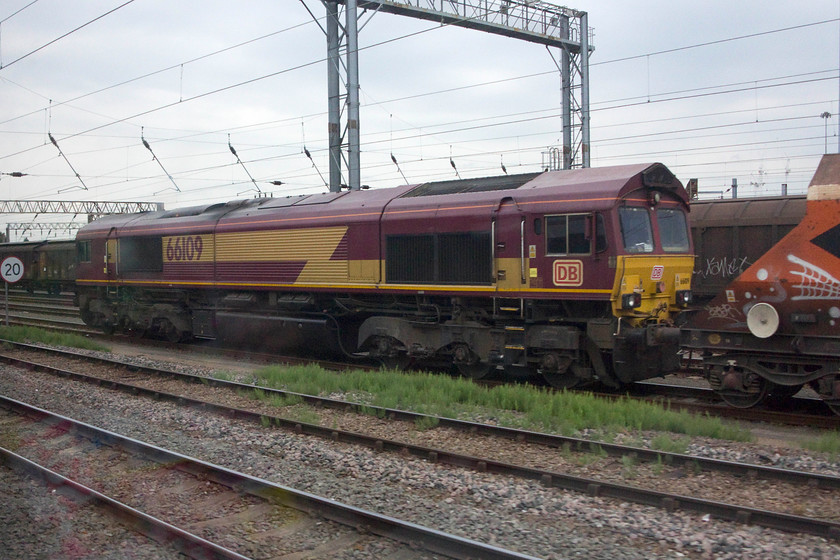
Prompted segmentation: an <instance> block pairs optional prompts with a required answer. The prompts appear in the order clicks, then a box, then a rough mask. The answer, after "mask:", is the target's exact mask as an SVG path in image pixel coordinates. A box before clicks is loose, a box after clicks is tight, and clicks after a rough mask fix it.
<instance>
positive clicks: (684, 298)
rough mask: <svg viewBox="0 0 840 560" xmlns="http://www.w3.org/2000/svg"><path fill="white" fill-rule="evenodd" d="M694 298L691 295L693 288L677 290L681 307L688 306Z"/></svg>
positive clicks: (678, 303) (678, 302)
mask: <svg viewBox="0 0 840 560" xmlns="http://www.w3.org/2000/svg"><path fill="white" fill-rule="evenodd" d="M693 300H694V296H692V295H691V290H677V305H679V306H680V307H686V306H687V305H689V304H691V302H692V301H693Z"/></svg>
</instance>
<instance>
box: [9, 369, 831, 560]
mask: <svg viewBox="0 0 840 560" xmlns="http://www.w3.org/2000/svg"><path fill="white" fill-rule="evenodd" d="M186 369H187V370H189V371H190V372H197V371H200V370H199V369H197V368H194V366H187V368H186ZM0 392H2V393H3V394H6V395H8V396H10V397H12V398H17V399H20V400H23V401H25V402H29V403H31V404H33V405H36V406H41V407H44V408H48V409H50V410H54V411H56V412H58V413H60V414H65V415H67V416H72V417H74V418H77V419H79V420H83V421H86V422H90V423H92V424H95V425H97V426H100V427H103V428H105V429H109V430H113V431H116V432H119V433H122V434H125V435H128V436H130V437H135V438H138V439H142V440H144V441H147V442H150V443H154V444H156V445H160V446H162V447H166V448H170V449H174V450H177V451H179V452H181V453H184V454H187V455H191V456H194V457H198V458H200V459H203V460H206V461H210V462H213V463H217V464H220V465H223V466H226V467H228V468H232V469H235V470H238V471H242V472H245V473H248V474H251V475H254V476H258V477H262V478H266V479H269V480H272V481H274V482H277V483H279V484H283V485H288V486H292V487H295V488H297V489H300V490H304V491H308V492H312V493H315V494H319V495H322V496H326V497H329V498H332V499H335V500H338V501H341V502H345V503H348V504H352V505H354V506H357V507H362V508H365V509H370V510H374V511H378V512H381V513H384V514H387V515H393V516H396V517H400V518H403V519H407V520H410V521H413V522H415V523H419V524H422V525H426V526H429V527H432V528H435V529H438V530H442V531H447V532H451V533H455V534H459V535H462V536H465V537H468V538H473V539H476V540H480V541H483V542H487V543H490V544H494V545H497V546H501V547H504V548H510V549H513V550H517V551H519V552H522V553H526V554H530V555H533V556H537V557H540V558H551V559H554V558H593V559H599V558H603V559H607V558H609V559H625V558H627V559H630V558H682V557H686V558H720V559H729V558H733V559H734V558H780V559H781V558H785V559H788V558H825V559H840V545H838V543H836V542H827V541H826V540H824V539H821V538H817V537H811V536H802V535H796V534H788V533H782V532H777V531H773V530H769V529H762V528H758V527H753V526H746V525H735V524H730V523H725V522H719V521H716V520H714V519H709V518H708V517H704V516H700V515H694V514H688V513H683V512H673V513H667V512H665V511H664V510H661V509H656V508H649V507H644V506H638V505H634V504H626V503H620V502H617V501H611V500H605V499H601V498H593V497H589V496H584V495H581V494H577V493H571V492H566V491H563V490H558V489H547V488H545V487H543V486H542V485H540V484H538V483H535V482H529V481H522V480H518V479H513V478H509V477H502V476H497V475H492V474H486V473H478V472H472V471H465V470H462V469H454V468H448V467H445V466H439V465H435V464H431V463H429V462H426V461H421V460H417V459H413V458H407V457H401V456H398V455H394V454H381V453H376V452H374V451H371V450H368V449H363V448H359V447H354V446H350V445H344V444H337V443H332V442H327V441H324V440H320V439H318V438H312V437H306V436H299V435H295V434H291V433H287V432H283V431H279V430H273V429H267V428H262V427H259V426H254V425H253V424H249V423H245V422H240V421H236V420H231V419H227V418H222V417H219V416H216V415H213V414H207V413H202V412H197V411H194V410H187V409H184V408H182V407H178V406H177V405H174V404H169V403H160V402H154V401H150V400H148V399H144V398H139V397H131V396H127V395H125V394H122V393H117V392H113V391H109V390H106V389H100V388H94V387H91V386H88V385H82V384H76V383H69V382H67V381H66V380H59V379H55V378H51V377H49V376H45V375H42V374H34V373H32V372H23V371H21V370H17V369H14V368H7V367H4V368H2V369H0ZM690 451H691V453H694V454H698V455H704V456H710V457H717V458H729V459H738V460H742V461H743V460H755V461H757V462H760V461H768V460H769V461H771V462H775V463H773V464H776V465H777V466H784V467H785V468H797V469H802V470H805V469H808V470H811V469H815V470H820V471H824V472H833V473H837V472H838V465H837V464H836V463H831V462H829V461H826V460H825V459H824V458H818V457H814V456H810V455H808V454H805V453H799V454H796V453H794V452H792V451H791V450H789V449H786V450H774V449H772V448H771V449H767V448H765V447H760V446H749V445H745V444H720V443H719V442H702V441H696V442H695V443H693V444H692V447H691V450H690ZM762 458H763V459H762ZM764 464H767V463H764ZM4 474H5V473H4ZM3 480H4V482H3V486H4V490H6V489H7V488H8V486H12V488H10V489H9V491H10V492H11V494H12V496H13V498H12V499H11V500H10V501H7V504H10V505H7V506H6V509H4V510H2V511H4V517H5V516H7V515H13V513H12V512H13V511H14V507H13V505H12V504H15V503H16V504H17V505H18V507H19V508H20V511H19V514H18V515H19V516H20V517H23V516H25V515H28V512H29V511H30V505H29V496H28V495H26V494H22V495H20V496H19V495H18V492H17V490H16V488H17V487H16V486H14V485H7V484H6V483H5V480H6V477H5V476H4V478H3ZM810 491H811V490H810V489H803V493H807V492H810ZM24 504H25V505H24ZM21 506H22V507H21ZM7 510H10V512H9V513H5V512H6V511H7ZM21 525H22V524H18V525H16V526H21ZM23 525H25V524H23ZM7 526H8V524H6V526H4V527H0V541H4V542H5V541H6V540H7V538H15V539H16V540H17V541H20V540H21V539H25V535H21V534H19V533H15V534H13V535H6V534H5V533H6V531H7ZM21 557H28V556H21ZM34 557H38V556H34ZM42 557H50V555H49V554H46V555H45V556H42ZM365 557H374V556H371V555H370V553H369V552H366V551H362V552H360V556H359V558H365Z"/></svg>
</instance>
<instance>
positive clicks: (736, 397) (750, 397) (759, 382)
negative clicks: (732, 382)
mask: <svg viewBox="0 0 840 560" xmlns="http://www.w3.org/2000/svg"><path fill="white" fill-rule="evenodd" d="M771 385H772V384H771V383H770V382H769V381H767V380H766V379H763V378H761V377H756V379H755V380H753V381H752V382H751V383H750V385H749V387H748V390H746V391H739V390H737V389H719V390H717V391H715V392H716V393H717V394H718V395H719V396H720V398H721V399H723V401H724V402H725V403H726V404H728V405H729V406H731V407H733V408H751V407H753V406H755V405H757V404H760V403H761V402H763V401H764V400H765V399H766V398H767V396H768V395H769V394H770V386H771Z"/></svg>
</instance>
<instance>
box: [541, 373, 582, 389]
mask: <svg viewBox="0 0 840 560" xmlns="http://www.w3.org/2000/svg"><path fill="white" fill-rule="evenodd" d="M542 376H543V379H545V380H546V381H547V382H548V384H549V385H551V386H552V387H554V388H555V389H571V388H572V387H574V386H575V385H577V384H578V382H579V381H580V378H579V377H578V376H577V375H575V374H574V373H572V372H571V371H570V370H566V371H565V372H563V373H559V372H558V373H543V374H542Z"/></svg>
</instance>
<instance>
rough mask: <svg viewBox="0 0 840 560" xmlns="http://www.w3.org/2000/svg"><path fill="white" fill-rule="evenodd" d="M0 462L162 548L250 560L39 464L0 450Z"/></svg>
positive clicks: (212, 559)
mask: <svg viewBox="0 0 840 560" xmlns="http://www.w3.org/2000/svg"><path fill="white" fill-rule="evenodd" d="M0 463H2V464H3V465H6V466H7V467H9V468H10V469H13V470H15V471H18V472H21V473H25V474H28V475H29V476H31V477H32V478H35V479H37V480H40V481H42V482H43V483H44V484H46V485H48V486H51V487H60V488H62V489H63V490H67V491H69V492H71V493H72V494H74V495H76V496H78V497H80V498H82V499H84V500H91V501H93V502H94V503H95V504H97V505H99V506H101V507H103V508H105V509H107V510H108V511H109V512H111V514H112V515H113V516H114V517H116V518H117V519H119V520H120V521H121V522H122V523H123V524H125V525H127V526H128V527H129V528H131V529H133V530H135V531H137V532H138V533H141V534H143V535H146V536H147V537H149V538H150V539H152V540H154V541H157V542H158V543H160V544H162V545H171V546H173V547H174V548H175V549H176V550H178V552H180V553H182V554H184V555H186V556H189V557H190V558H195V559H197V560H205V559H206V560H249V558H248V557H247V556H242V555H241V554H238V553H236V552H234V551H232V550H228V549H227V548H225V547H223V546H220V545H218V544H216V543H214V542H211V541H208V540H207V539H204V538H202V537H199V536H198V535H194V534H193V533H190V532H189V531H185V530H183V529H181V528H179V527H176V526H175V525H172V524H170V523H167V522H166V521H163V520H161V519H158V518H157V517H154V516H151V515H149V514H147V513H144V512H142V511H140V510H138V509H135V508H133V507H131V506H129V505H126V504H124V503H122V502H120V501H117V500H115V499H113V498H110V497H108V496H106V495H105V494H102V493H101V492H98V491H96V490H94V489H93V488H89V487H87V486H85V485H84V484H81V483H79V482H76V481H75V480H72V479H70V478H67V477H66V476H63V475H61V474H59V473H57V472H55V471H53V470H50V469H48V468H47V467H44V466H43V465H39V464H38V463H35V462H33V461H30V460H29V459H27V458H25V457H22V456H20V455H18V454H17V453H14V452H12V451H9V450H8V449H5V448H3V447H0Z"/></svg>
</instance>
